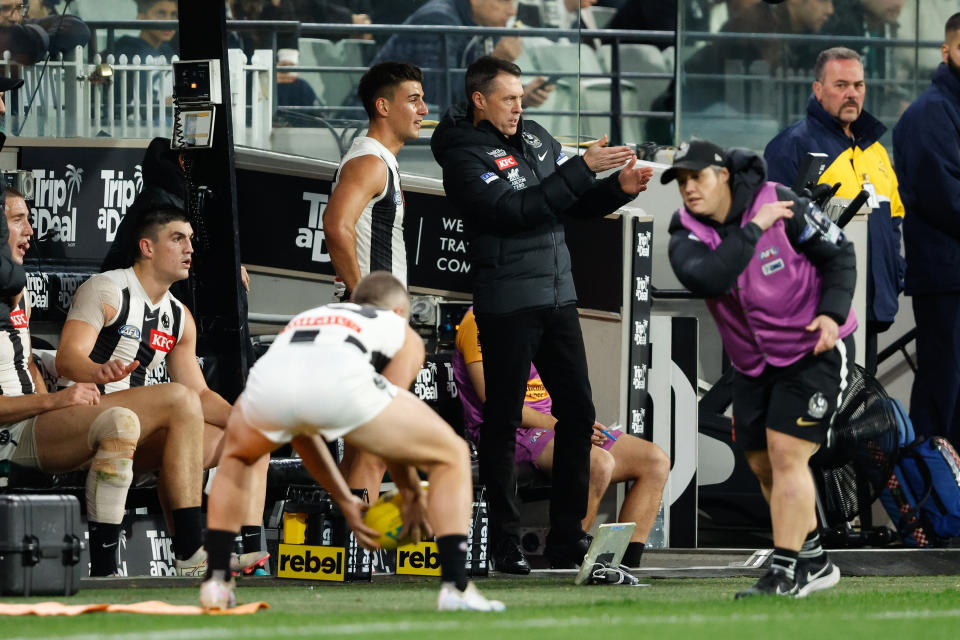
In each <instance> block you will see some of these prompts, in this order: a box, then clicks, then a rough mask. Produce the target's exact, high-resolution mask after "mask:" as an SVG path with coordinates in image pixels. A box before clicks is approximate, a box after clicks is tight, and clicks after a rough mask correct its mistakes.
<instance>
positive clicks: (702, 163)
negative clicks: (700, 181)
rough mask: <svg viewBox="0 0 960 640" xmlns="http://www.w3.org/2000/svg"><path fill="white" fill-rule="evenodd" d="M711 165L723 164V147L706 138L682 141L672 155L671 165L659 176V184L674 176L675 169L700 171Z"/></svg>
mask: <svg viewBox="0 0 960 640" xmlns="http://www.w3.org/2000/svg"><path fill="white" fill-rule="evenodd" d="M711 165H721V166H722V165H723V149H721V148H720V147H718V146H717V145H715V144H713V143H712V142H707V141H706V140H694V141H692V142H684V143H683V144H681V145H680V148H679V149H678V150H677V153H676V155H674V156H673V166H672V167H670V168H669V169H667V170H666V171H664V172H663V175H662V176H660V184H667V183H668V182H670V181H671V180H673V179H674V178H676V177H677V169H690V170H691V171H700V170H701V169H706V168H707V167H709V166H711Z"/></svg>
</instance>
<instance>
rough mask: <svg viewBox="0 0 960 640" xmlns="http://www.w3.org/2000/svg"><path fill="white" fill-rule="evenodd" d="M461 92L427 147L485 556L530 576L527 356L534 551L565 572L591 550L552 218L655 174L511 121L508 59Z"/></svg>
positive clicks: (587, 416) (575, 341) (565, 290)
mask: <svg viewBox="0 0 960 640" xmlns="http://www.w3.org/2000/svg"><path fill="white" fill-rule="evenodd" d="M466 92H467V97H468V104H467V105H466V107H464V106H462V105H459V106H454V107H451V108H450V109H449V110H448V111H447V112H446V113H445V114H444V117H443V120H442V121H441V123H440V125H439V126H438V127H437V130H436V132H435V133H434V134H433V139H432V142H431V146H432V148H433V154H434V156H435V157H436V159H437V162H439V163H440V166H441V167H442V168H443V186H444V188H445V189H446V193H447V194H448V195H449V197H450V199H451V201H452V202H453V203H454V204H455V206H456V207H457V208H458V209H459V210H460V212H461V214H462V215H463V218H464V222H465V225H466V228H467V232H468V234H469V236H470V260H471V264H472V271H473V277H474V280H473V283H474V286H473V304H474V311H475V314H476V318H477V325H478V327H479V331H480V341H481V343H482V345H483V354H484V359H483V368H484V377H485V379H486V381H487V385H486V387H487V388H486V392H487V394H486V395H487V400H486V402H485V403H484V422H483V426H482V427H481V429H482V434H483V437H482V439H481V445H480V479H481V481H482V482H483V483H484V484H485V485H486V486H487V489H488V492H489V499H490V516H491V517H490V522H491V529H492V530H491V533H492V538H493V541H494V550H493V554H492V557H493V560H494V563H495V567H496V569H497V570H499V571H507V572H511V573H528V572H529V571H530V567H529V565H528V564H527V561H526V558H524V556H523V552H522V551H521V549H520V546H519V542H518V534H519V526H518V525H519V512H518V508H517V504H516V498H515V496H514V494H515V485H516V473H515V471H514V451H515V449H514V445H515V436H514V432H515V429H516V428H517V426H519V424H520V415H521V409H522V407H523V397H524V393H525V391H526V383H527V377H528V374H529V372H530V363H531V361H533V362H534V364H535V365H536V367H537V370H538V371H539V372H540V374H541V379H542V380H543V382H544V386H545V387H546V388H547V390H548V392H549V393H550V396H551V397H552V398H554V403H553V415H554V416H555V417H556V418H557V424H556V427H555V429H556V432H557V436H556V441H555V442H556V445H555V450H554V466H553V469H554V473H553V493H552V495H551V500H550V533H549V535H548V536H547V547H546V550H545V554H546V555H547V557H548V558H549V560H550V562H551V565H552V566H554V567H555V568H569V567H572V566H574V565H576V564H578V563H579V562H580V560H581V559H582V558H583V555H584V553H586V550H587V546H588V545H589V539H588V538H587V537H586V534H585V533H584V532H583V530H582V529H581V527H580V521H581V519H582V518H583V516H584V514H585V513H586V505H587V486H588V480H589V469H590V435H591V432H592V427H593V423H594V418H595V416H594V407H593V401H592V399H591V393H590V382H589V380H588V378H587V362H586V354H585V351H584V346H583V336H582V334H581V331H580V322H579V316H578V314H577V306H576V302H577V298H576V292H575V291H574V286H573V276H572V274H571V272H570V254H569V252H568V251H567V247H566V244H565V242H564V226H563V221H564V219H567V218H586V217H597V218H599V217H602V216H604V215H606V214H608V213H612V212H614V211H616V210H617V209H619V208H620V207H621V206H623V205H625V204H627V203H628V202H630V201H631V200H633V198H635V197H636V195H637V194H638V193H640V192H641V191H643V190H644V189H646V185H647V182H648V181H649V180H650V177H651V176H652V175H653V170H652V169H649V168H635V167H634V163H635V161H636V156H635V155H634V154H633V152H632V151H631V150H630V148H629V147H625V146H623V147H605V146H604V144H605V143H606V136H604V138H601V139H600V140H598V141H597V142H596V143H594V144H593V145H591V146H590V147H589V148H588V149H587V152H586V153H585V154H584V155H583V156H577V155H573V156H569V157H568V156H567V155H566V154H565V153H563V151H562V149H561V146H560V143H559V142H557V141H556V140H554V139H553V137H552V136H551V135H550V134H549V133H547V131H546V130H545V129H544V128H543V127H541V126H540V125H538V124H537V123H535V122H532V121H529V120H523V119H522V118H521V113H522V112H523V107H522V106H521V101H522V99H523V85H522V83H521V82H520V68H519V67H517V66H516V65H515V64H513V63H512V62H507V61H504V60H500V59H498V58H493V57H490V56H485V57H482V58H480V59H479V60H477V61H476V62H474V63H473V64H471V65H470V67H469V68H468V69H467V76H466ZM621 166H623V167H624V168H623V169H622V170H621V171H619V172H618V173H616V174H614V175H612V176H610V177H609V178H606V179H604V180H599V181H598V180H596V177H595V175H596V172H599V171H606V170H608V169H614V168H616V167H621Z"/></svg>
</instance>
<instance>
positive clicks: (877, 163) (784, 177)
mask: <svg viewBox="0 0 960 640" xmlns="http://www.w3.org/2000/svg"><path fill="white" fill-rule="evenodd" d="M814 77H815V80H814V82H813V95H811V96H810V100H809V101H808V102H807V115H806V117H805V118H804V119H803V120H800V121H798V122H795V123H793V124H792V125H790V126H789V127H787V128H786V129H784V130H783V131H781V132H780V133H779V134H777V136H776V137H775V138H774V139H773V140H771V141H770V143H769V144H767V148H766V149H765V150H764V158H766V161H767V166H768V170H769V172H770V179H771V180H774V181H776V182H779V183H781V184H790V185H792V184H794V182H795V181H796V179H797V172H798V171H799V168H800V163H801V162H802V161H803V159H804V157H805V156H806V154H807V153H811V152H818V153H825V154H826V155H827V160H826V162H827V168H826V170H825V171H824V172H823V174H822V175H821V176H820V182H821V183H823V184H830V185H832V184H836V183H837V182H839V183H840V189H839V191H837V196H839V197H841V198H848V199H851V200H852V199H853V198H855V197H856V196H857V194H859V193H860V191H861V190H863V189H866V190H867V192H868V193H869V194H870V199H869V200H868V201H867V204H868V206H870V208H871V209H872V212H871V213H870V217H869V219H868V223H867V224H868V228H869V232H868V243H867V256H868V262H869V270H868V271H867V344H866V345H865V353H864V361H865V363H866V368H867V370H868V371H870V372H871V373H873V372H875V371H876V368H877V362H876V356H877V334H878V333H881V332H883V331H886V330H887V329H888V328H890V325H892V324H893V320H894V318H895V317H896V315H897V310H898V309H899V306H900V303H899V296H900V292H901V291H902V290H903V272H904V264H903V258H902V257H901V255H900V224H901V223H902V222H903V213H904V209H903V203H902V202H901V201H900V193H899V191H898V188H897V186H898V185H897V175H896V173H894V171H893V164H892V163H891V162H890V156H888V155H887V150H886V149H885V148H884V147H883V145H882V144H880V136H882V135H883V134H884V132H885V131H886V130H887V128H886V127H885V126H884V125H883V124H882V123H881V122H880V121H879V120H877V119H876V118H875V117H873V116H872V115H870V113H868V112H867V111H866V110H864V108H863V104H864V100H865V98H866V83H865V81H864V77H863V64H862V63H861V61H860V54H858V53H857V52H856V51H853V50H851V49H847V48H844V47H834V48H832V49H826V50H825V51H823V52H821V53H820V55H819V56H818V57H817V64H816V67H815V68H814Z"/></svg>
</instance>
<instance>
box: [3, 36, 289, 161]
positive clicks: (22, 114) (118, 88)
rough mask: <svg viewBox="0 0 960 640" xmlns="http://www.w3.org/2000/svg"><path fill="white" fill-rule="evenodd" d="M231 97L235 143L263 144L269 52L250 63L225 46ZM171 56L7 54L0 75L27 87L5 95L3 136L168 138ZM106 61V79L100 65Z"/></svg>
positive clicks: (267, 127) (268, 118) (268, 109)
mask: <svg viewBox="0 0 960 640" xmlns="http://www.w3.org/2000/svg"><path fill="white" fill-rule="evenodd" d="M228 59H229V65H230V69H229V72H230V97H231V99H232V105H233V126H234V133H233V135H234V141H235V142H236V143H237V144H247V145H255V146H262V145H264V144H266V143H267V142H269V138H270V133H271V129H272V104H273V94H272V91H273V89H272V87H273V83H272V75H273V71H274V70H273V56H272V54H271V52H270V51H265V50H264V51H256V52H254V54H253V57H252V59H251V61H250V62H249V63H248V62H247V59H246V56H245V55H244V54H243V52H242V51H240V50H239V49H231V50H230V51H229V57H228ZM174 60H177V57H176V56H174V57H173V58H172V59H171V60H167V59H166V58H165V57H163V56H159V57H156V58H155V57H152V56H150V57H147V58H146V59H144V60H141V59H140V57H139V56H134V57H133V58H132V59H129V60H128V59H127V57H126V56H119V57H114V56H113V55H108V56H106V57H105V58H101V56H99V55H97V56H95V57H94V59H93V62H86V61H85V59H84V50H83V48H82V47H77V49H76V50H75V51H74V52H72V53H71V54H69V55H67V56H60V57H58V58H56V59H53V58H51V59H50V60H49V61H48V62H46V63H40V64H37V65H35V66H23V65H19V64H17V63H16V62H13V61H12V60H11V59H10V53H9V52H4V54H3V58H2V59H0V75H4V76H13V77H20V78H23V80H24V85H23V87H21V88H20V89H19V90H18V91H17V92H16V94H15V95H11V94H7V95H6V96H5V98H6V100H5V101H6V106H7V112H6V114H5V115H4V116H3V117H2V119H0V122H2V124H3V130H4V132H5V133H6V134H7V135H8V136H29V137H59V138H72V137H84V138H89V137H103V136H109V137H115V138H154V137H157V136H166V137H169V136H170V133H171V130H172V123H173V70H172V67H171V63H172V62H173V61H174ZM102 63H105V64H106V65H109V67H110V70H111V74H110V75H109V79H108V80H107V81H106V82H97V81H94V79H92V78H96V77H97V72H98V70H99V71H100V73H99V75H100V76H103V75H105V74H103V73H102V69H103V68H102V67H101V64H102Z"/></svg>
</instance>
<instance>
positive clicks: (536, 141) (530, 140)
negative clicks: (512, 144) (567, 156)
mask: <svg viewBox="0 0 960 640" xmlns="http://www.w3.org/2000/svg"><path fill="white" fill-rule="evenodd" d="M522 137H523V141H524V142H526V143H527V144H528V145H530V146H531V147H533V148H534V149H539V148H540V147H542V146H543V143H542V142H540V138H538V137H537V136H535V135H533V134H532V133H527V132H526V131H524V132H523V136H522Z"/></svg>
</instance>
